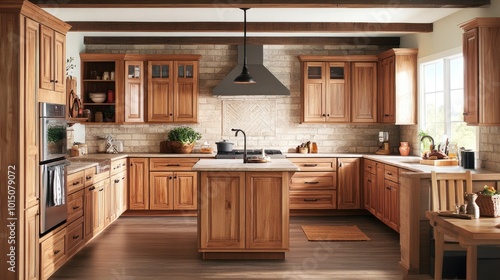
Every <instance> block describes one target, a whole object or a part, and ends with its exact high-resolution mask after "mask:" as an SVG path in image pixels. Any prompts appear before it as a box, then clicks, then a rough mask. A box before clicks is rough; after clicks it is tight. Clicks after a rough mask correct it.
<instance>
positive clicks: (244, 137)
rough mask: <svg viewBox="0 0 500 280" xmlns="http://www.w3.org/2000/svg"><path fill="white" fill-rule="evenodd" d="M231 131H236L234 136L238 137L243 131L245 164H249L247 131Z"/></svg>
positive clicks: (237, 129)
mask: <svg viewBox="0 0 500 280" xmlns="http://www.w3.org/2000/svg"><path fill="white" fill-rule="evenodd" d="M231 131H236V133H235V134H234V136H238V133H239V132H240V131H241V133H243V163H248V158H247V135H246V134H245V131H243V130H241V129H239V128H231Z"/></svg>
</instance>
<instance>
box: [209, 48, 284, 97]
mask: <svg viewBox="0 0 500 280" xmlns="http://www.w3.org/2000/svg"><path fill="white" fill-rule="evenodd" d="M243 61H244V57H243V45H240V46H238V65H237V66H236V67H235V68H234V69H233V70H231V72H229V74H227V76H226V77H225V78H224V79H222V81H221V82H220V83H219V85H217V86H216V87H215V88H214V89H213V91H212V94H213V95H218V96H234V95H237V96H240V95H290V90H288V89H287V88H286V87H285V86H284V85H283V84H282V83H281V82H280V81H279V80H278V79H277V78H276V77H275V76H274V75H273V74H272V73H271V71H269V70H268V69H267V68H266V67H265V66H264V47H263V46H260V45H247V67H248V71H249V72H250V75H251V76H252V77H253V78H254V80H255V81H256V83H255V84H235V83H234V79H235V78H236V77H237V76H238V75H239V74H241V69H242V68H243Z"/></svg>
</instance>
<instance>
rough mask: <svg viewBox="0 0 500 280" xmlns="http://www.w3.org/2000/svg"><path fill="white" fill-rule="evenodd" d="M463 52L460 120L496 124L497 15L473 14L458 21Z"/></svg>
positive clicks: (499, 112)
mask: <svg viewBox="0 0 500 280" xmlns="http://www.w3.org/2000/svg"><path fill="white" fill-rule="evenodd" d="M460 27H461V28H462V29H463V30H464V32H465V33H464V34H463V55H464V91H465V92H464V121H465V122H467V124H471V125H498V124H500V83H498V77H499V76H500V64H499V63H498V61H499V60H500V53H499V52H498V51H497V48H496V46H498V45H499V44H500V18H474V19H472V20H470V21H467V22H465V23H463V24H461V25H460Z"/></svg>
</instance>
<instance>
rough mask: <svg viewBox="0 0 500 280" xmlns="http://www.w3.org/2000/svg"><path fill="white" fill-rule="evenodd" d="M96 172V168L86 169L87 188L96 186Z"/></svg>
mask: <svg viewBox="0 0 500 280" xmlns="http://www.w3.org/2000/svg"><path fill="white" fill-rule="evenodd" d="M95 172H96V171H95V167H91V168H87V169H85V187H88V186H92V184H94V177H95Z"/></svg>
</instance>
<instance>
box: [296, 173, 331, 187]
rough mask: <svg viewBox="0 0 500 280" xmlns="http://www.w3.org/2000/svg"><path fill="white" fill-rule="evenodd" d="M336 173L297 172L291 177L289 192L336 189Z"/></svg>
mask: <svg viewBox="0 0 500 280" xmlns="http://www.w3.org/2000/svg"><path fill="white" fill-rule="evenodd" d="M336 174H337V173H336V172H297V173H295V174H294V175H293V177H292V180H291V183H290V190H311V189H320V190H321V189H332V190H333V189H336V188H337V185H336V182H337V180H336V179H335V178H336Z"/></svg>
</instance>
